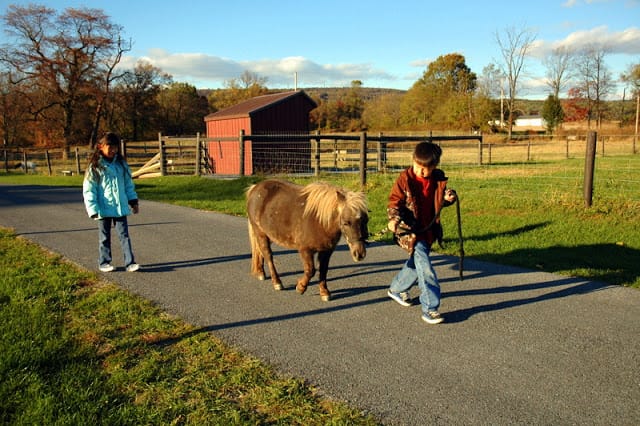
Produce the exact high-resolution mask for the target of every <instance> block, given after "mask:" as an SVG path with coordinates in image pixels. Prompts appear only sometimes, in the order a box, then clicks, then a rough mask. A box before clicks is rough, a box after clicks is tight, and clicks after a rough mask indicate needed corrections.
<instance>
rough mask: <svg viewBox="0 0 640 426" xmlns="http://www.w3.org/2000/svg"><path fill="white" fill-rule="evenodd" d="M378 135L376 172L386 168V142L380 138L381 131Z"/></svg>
mask: <svg viewBox="0 0 640 426" xmlns="http://www.w3.org/2000/svg"><path fill="white" fill-rule="evenodd" d="M378 136H379V138H380V139H379V140H378V172H382V171H384V170H385V169H386V168H387V143H386V142H384V141H383V140H382V132H380V133H378Z"/></svg>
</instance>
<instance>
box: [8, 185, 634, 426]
mask: <svg viewBox="0 0 640 426" xmlns="http://www.w3.org/2000/svg"><path fill="white" fill-rule="evenodd" d="M130 225H131V229H130V231H131V236H132V241H133V245H134V251H135V253H136V256H137V260H138V262H139V263H140V264H141V265H143V269H142V272H140V273H126V272H124V271H123V269H122V263H121V261H120V258H121V255H120V251H119V247H118V244H117V243H116V244H114V260H115V262H114V263H115V265H116V266H119V269H118V271H116V272H113V273H111V274H108V275H106V277H107V278H108V279H110V280H112V281H114V282H116V283H118V284H120V285H121V286H122V287H124V288H126V289H128V290H130V291H131V292H133V293H136V294H139V295H141V296H143V297H145V298H147V299H150V300H152V301H154V302H156V303H157V304H159V305H160V306H161V307H162V308H163V309H165V310H166V311H168V312H170V313H172V314H176V315H179V316H180V317H182V318H184V319H185V320H187V321H188V322H190V323H192V324H195V325H196V326H198V327H201V328H200V330H201V331H202V332H212V333H214V334H215V335H217V336H219V337H221V338H222V339H224V340H225V341H227V342H229V343H231V344H232V345H235V346H237V347H239V348H241V349H242V350H243V351H245V352H247V353H250V354H253V355H255V356H257V357H259V358H261V359H264V360H265V361H267V362H268V363H270V364H272V365H274V366H277V368H279V369H280V370H281V371H282V372H284V373H286V374H291V375H295V376H297V377H304V378H306V379H307V380H308V381H309V382H310V383H312V384H313V385H315V386H317V387H318V388H319V389H321V390H322V392H324V394H326V395H327V396H330V397H335V398H339V399H342V400H346V401H348V402H349V403H351V404H353V405H354V406H357V407H360V408H362V409H363V410H365V411H368V412H371V413H373V414H375V415H376V416H378V417H379V418H380V419H381V420H382V421H383V422H384V423H385V424H402V425H425V424H464V425H470V424H487V425H488V424H492V425H495V424H505V425H506V424H538V425H540V424H545V425H569V424H571V425H573V424H580V425H590V424H591V425H613V424H615V425H623V424H624V425H637V424H640V339H639V336H640V291H638V290H635V289H627V288H622V287H617V286H607V285H604V284H601V283H597V282H590V281H586V280H583V279H574V278H567V277H560V276H557V275H552V274H547V273H541V272H532V271H528V270H522V269H517V268H511V267H504V266H499V265H495V264H489V263H483V262H478V261H474V260H472V259H468V260H467V262H466V270H467V272H466V278H465V280H464V281H462V282H460V281H459V280H458V278H457V276H458V271H457V259H456V258H451V257H447V256H441V255H436V256H435V257H434V263H435V265H436V270H437V272H438V274H439V276H440V278H441V283H442V289H443V295H444V298H443V304H442V313H443V315H444V317H445V320H446V322H445V323H443V324H441V325H437V326H429V325H427V324H425V323H423V322H422V321H421V320H420V308H419V306H412V307H410V308H403V307H401V306H399V305H397V304H396V303H394V302H393V301H391V300H390V299H388V298H387V297H386V286H387V284H388V282H389V281H390V280H391V278H392V277H393V275H394V274H395V272H396V271H397V270H398V269H399V268H400V265H401V263H402V261H403V252H402V251H401V250H400V249H399V248H396V247H394V246H385V245H372V246H371V247H370V248H369V250H368V254H367V258H366V259H365V260H364V261H363V262H360V263H353V262H352V261H351V259H350V257H349V254H348V252H347V251H346V246H345V245H344V244H341V245H340V246H339V247H338V250H337V251H336V253H335V254H334V256H333V258H332V262H331V268H330V271H329V280H330V281H329V288H330V289H331V290H332V292H333V295H334V299H333V300H332V301H331V302H328V303H324V302H322V301H321V300H320V297H319V295H318V292H317V286H316V285H315V283H314V282H312V285H311V286H310V288H309V290H308V291H307V293H306V294H304V295H302V296H300V295H298V294H297V293H296V292H295V290H294V283H295V280H296V278H297V276H298V275H299V273H300V264H299V261H298V257H297V253H294V252H292V251H291V250H286V249H283V248H279V247H276V251H277V254H276V262H277V264H278V265H279V267H280V271H281V273H282V278H283V281H284V283H285V286H287V288H286V290H285V291H282V292H276V291H274V290H272V288H271V285H270V284H269V283H267V282H260V281H257V280H254V279H253V278H251V277H250V276H249V274H248V271H249V258H250V251H249V244H248V240H247V227H246V220H245V219H243V218H238V217H231V216H226V215H222V214H217V213H210V212H203V211H198V210H194V209H189V208H183V207H176V206H170V205H165V204H161V203H155V202H151V201H145V200H142V201H141V213H140V214H139V215H137V216H132V217H131V220H130ZM0 226H5V227H12V228H14V229H15V230H16V232H17V233H18V234H19V235H22V236H24V237H26V238H29V239H31V240H33V241H35V242H37V243H39V244H41V245H42V246H45V247H47V248H49V249H51V250H53V251H55V252H58V253H61V254H63V255H64V256H66V257H67V258H69V259H71V260H72V261H74V262H76V263H78V264H79V265H81V266H83V267H86V268H90V269H95V268H96V257H97V235H96V234H97V230H96V226H95V224H94V222H93V221H92V220H90V219H88V218H87V217H86V215H85V212H84V207H83V205H82V197H81V194H80V190H79V189H77V188H59V187H38V186H3V185H0ZM114 238H115V235H114ZM116 241H117V239H116ZM594 255H597V253H594Z"/></svg>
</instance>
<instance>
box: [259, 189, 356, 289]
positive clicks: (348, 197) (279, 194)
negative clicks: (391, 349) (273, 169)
mask: <svg viewBox="0 0 640 426" xmlns="http://www.w3.org/2000/svg"><path fill="white" fill-rule="evenodd" d="M246 195H247V216H248V224H249V239H250V241H251V273H252V274H253V275H254V276H256V277H257V278H258V279H261V280H262V279H265V272H264V262H265V261H266V263H267V266H268V268H269V273H270V275H271V280H272V282H273V286H274V288H275V289H277V290H280V289H282V281H281V280H280V276H279V275H278V272H277V270H276V268H275V265H274V263H273V252H272V251H271V243H272V242H274V243H276V244H278V245H281V246H283V247H287V248H293V249H297V250H298V252H299V253H300V258H301V260H302V263H303V267H304V273H303V276H302V277H301V278H300V279H298V282H297V285H296V289H297V291H298V292H299V293H304V292H305V291H306V289H307V285H308V284H309V280H310V279H311V278H312V277H313V276H314V275H315V272H316V270H315V264H314V255H315V254H316V253H317V254H318V270H319V288H320V296H321V297H322V299H323V300H329V299H330V292H329V290H328V289H327V287H326V276H327V271H328V267H329V259H330V258H331V254H332V253H333V251H334V250H335V248H336V245H337V244H338V241H339V240H340V237H341V236H342V235H344V236H345V239H346V241H347V244H348V245H349V250H350V253H351V256H352V258H353V260H354V261H360V260H362V259H364V257H365V256H366V248H365V240H366V238H367V237H368V232H367V222H368V213H367V211H368V210H367V201H366V196H365V194H364V193H361V192H351V191H347V190H345V189H342V188H338V187H336V186H333V185H331V184H328V183H324V182H315V183H311V184H309V185H307V186H304V187H303V186H300V185H296V184H294V183H291V182H287V181H283V180H277V179H268V180H264V181H262V182H260V183H257V184H255V185H253V186H251V187H250V188H249V189H248V190H247V194H246Z"/></svg>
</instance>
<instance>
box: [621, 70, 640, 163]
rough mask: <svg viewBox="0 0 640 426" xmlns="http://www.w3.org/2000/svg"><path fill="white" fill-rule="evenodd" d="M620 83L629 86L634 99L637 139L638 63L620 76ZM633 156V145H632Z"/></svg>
mask: <svg viewBox="0 0 640 426" xmlns="http://www.w3.org/2000/svg"><path fill="white" fill-rule="evenodd" d="M621 79H622V81H624V82H625V83H627V84H628V85H629V86H631V89H632V90H633V93H634V95H635V97H636V126H635V139H634V142H635V141H637V139H638V124H639V122H640V63H637V64H633V65H629V68H628V69H627V71H626V72H625V73H623V74H622V75H621ZM634 154H635V145H634Z"/></svg>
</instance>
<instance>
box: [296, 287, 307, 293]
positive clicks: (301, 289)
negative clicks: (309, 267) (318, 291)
mask: <svg viewBox="0 0 640 426" xmlns="http://www.w3.org/2000/svg"><path fill="white" fill-rule="evenodd" d="M296 291H297V292H298V294H304V292H305V291H307V288H306V287H302V286H299V285H297V286H296Z"/></svg>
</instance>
